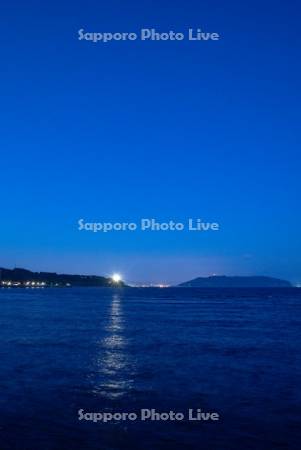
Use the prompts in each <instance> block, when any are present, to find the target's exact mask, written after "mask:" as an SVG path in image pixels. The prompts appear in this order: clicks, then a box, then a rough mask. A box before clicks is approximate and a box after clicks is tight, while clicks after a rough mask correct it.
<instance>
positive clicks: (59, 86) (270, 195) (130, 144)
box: [0, 0, 301, 283]
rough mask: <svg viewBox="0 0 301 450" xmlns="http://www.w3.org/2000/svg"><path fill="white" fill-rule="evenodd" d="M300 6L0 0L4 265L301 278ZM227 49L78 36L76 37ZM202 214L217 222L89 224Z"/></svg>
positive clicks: (138, 275)
mask: <svg viewBox="0 0 301 450" xmlns="http://www.w3.org/2000/svg"><path fill="white" fill-rule="evenodd" d="M300 12H301V7H300V4H299V5H298V2H297V1H288V2H283V1H281V2H280V1H273V2H269V1H260V2H259V1H253V0H252V1H248V0H247V1H244V2H241V1H231V0H230V1H229V2H225V1H224V0H223V1H222V0H217V1H211V2H209V1H185V2H184V1H183V0H182V1H181V2H180V1H168V2H164V1H163V2H161V1H160V2H159V1H157V2H154V1H143V0H142V1H141V0H135V1H131V0H129V1H127V2H125V1H122V2H121V1H114V0H112V1H107V2H103V1H89V0H88V1H76V0H75V1H72V2H70V1H69V0H68V1H67V0H61V1H51V2H50V1H48V2H47V4H45V3H44V2H41V1H28V2H23V1H22V2H21V1H20V2H15V1H11V2H4V3H3V4H2V6H1V17H0V22H1V63H2V64H1V66H2V68H1V73H0V81H1V84H0V89H1V106H2V108H1V111H2V114H1V135H0V148H1V160H0V163H1V176H0V185H1V221H0V250H1V253H0V266H2V267H10V268H11V267H14V266H15V265H16V266H17V267H26V268H29V269H32V270H43V271H44V270H48V271H57V272H67V273H89V274H98V275H102V274H103V275H110V274H111V273H113V272H116V271H117V272H120V273H121V274H122V275H123V276H124V277H125V279H126V280H128V281H131V282H164V283H175V282H180V281H185V280H188V279H191V278H193V277H195V276H200V275H202V276H206V275H211V274H213V273H214V274H219V275H221V274H227V275H270V276H278V277H283V278H287V279H289V280H291V281H293V282H301V256H300V255H301V239H300V229H301V227H300V225H301V212H300V211H301V209H300V197H301V196H300V193H301V192H300V191H301V181H300V180H301V177H300V162H301V156H300V95H301V94H300V92H301V90H300V79H301V73H300V33H299V27H300V24H299V21H300ZM198 27H199V28H201V29H202V30H204V31H208V32H217V33H219V34H220V35H221V39H220V40H219V41H218V42H190V41H188V40H185V41H181V42H174V41H167V42H162V41H160V42H151V41H147V42H141V41H139V40H137V41H133V42H110V43H107V44H104V43H97V44H94V43H91V42H86V41H79V40H78V30H79V29H81V28H84V29H85V30H86V31H92V32H102V31H108V32H136V33H139V30H140V29H141V28H156V29H157V30H158V31H169V30H174V31H179V32H184V33H187V30H188V28H198ZM189 217H192V218H201V219H203V220H205V221H210V222H218V223H219V224H220V227H221V229H220V231H218V232H208V233H192V232H179V233H173V232H167V233H166V232H159V233H151V232H150V233H145V232H144V233H143V232H134V233H133V232H115V233H107V234H101V233H90V232H79V231H78V229H77V228H78V226H77V221H78V220H79V219H81V218H83V219H85V221H91V222H115V221H117V222H120V221H125V222H133V221H134V222H135V221H139V219H140V218H156V219H157V220H160V221H168V220H171V219H173V220H176V221H182V222H185V221H186V220H187V218H189Z"/></svg>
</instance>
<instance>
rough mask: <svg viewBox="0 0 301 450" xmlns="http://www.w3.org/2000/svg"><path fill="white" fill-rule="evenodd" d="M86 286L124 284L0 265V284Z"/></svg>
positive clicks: (92, 276) (93, 276)
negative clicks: (8, 267) (6, 267)
mask: <svg viewBox="0 0 301 450" xmlns="http://www.w3.org/2000/svg"><path fill="white" fill-rule="evenodd" d="M1 285H2V286H4V287H5V286H12V287H23V286H25V287H26V286H37V287H38V286H45V287H47V286H53V287H65V286H86V287H111V286H114V287H116V285H118V286H124V283H123V282H122V281H119V282H118V283H116V282H114V281H113V280H112V278H106V277H100V276H97V275H66V274H58V273H55V272H32V271H30V270H26V269H17V268H16V269H3V268H1V267H0V286H1Z"/></svg>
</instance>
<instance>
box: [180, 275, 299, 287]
mask: <svg viewBox="0 0 301 450" xmlns="http://www.w3.org/2000/svg"><path fill="white" fill-rule="evenodd" d="M178 287H200V288H275V287H277V288H280V287H283V288H287V287H292V284H291V283H290V282H289V281H286V280H280V279H278V278H272V277H227V276H212V277H199V278H195V279H194V280H190V281H186V282H185V283H181V284H179V285H178Z"/></svg>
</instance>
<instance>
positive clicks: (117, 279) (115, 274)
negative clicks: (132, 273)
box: [112, 273, 122, 283]
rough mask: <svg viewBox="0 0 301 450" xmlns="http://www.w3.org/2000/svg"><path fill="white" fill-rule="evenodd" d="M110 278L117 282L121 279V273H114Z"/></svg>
mask: <svg viewBox="0 0 301 450" xmlns="http://www.w3.org/2000/svg"><path fill="white" fill-rule="evenodd" d="M112 280H113V281H114V283H119V281H121V280H122V278H121V275H119V273H114V275H113V276H112Z"/></svg>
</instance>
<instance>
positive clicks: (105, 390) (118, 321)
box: [93, 294, 133, 399]
mask: <svg viewBox="0 0 301 450" xmlns="http://www.w3.org/2000/svg"><path fill="white" fill-rule="evenodd" d="M125 326H126V322H125V318H124V314H123V309H122V301H121V298H120V295H119V294H114V295H113V297H112V302H111V305H110V310H109V314H108V323H107V325H106V326H105V331H106V333H107V336H106V337H105V338H103V339H102V340H101V342H100V345H101V349H102V351H101V355H100V356H99V357H98V359H97V366H98V375H99V376H98V377H97V380H98V381H97V382H96V383H95V385H94V389H93V391H94V392H96V393H98V394H100V395H101V396H103V397H106V398H109V399H116V398H120V397H123V396H124V395H126V394H127V393H128V391H129V390H130V389H131V387H132V384H133V379H132V375H133V373H132V369H133V364H132V360H131V358H130V355H129V353H128V348H127V347H128V342H127V339H126V338H125Z"/></svg>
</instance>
